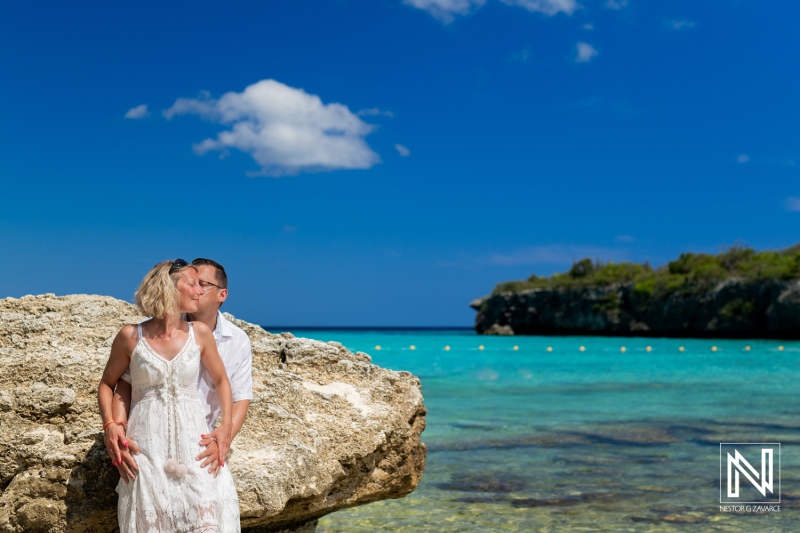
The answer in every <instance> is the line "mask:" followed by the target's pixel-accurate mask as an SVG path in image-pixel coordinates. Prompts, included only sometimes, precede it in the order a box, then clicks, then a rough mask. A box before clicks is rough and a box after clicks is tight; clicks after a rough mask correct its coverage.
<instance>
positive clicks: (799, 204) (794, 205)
mask: <svg viewBox="0 0 800 533" xmlns="http://www.w3.org/2000/svg"><path fill="white" fill-rule="evenodd" d="M783 207H784V208H785V209H786V210H787V211H800V198H798V197H797V196H790V197H789V198H787V199H786V200H784V201H783Z"/></svg>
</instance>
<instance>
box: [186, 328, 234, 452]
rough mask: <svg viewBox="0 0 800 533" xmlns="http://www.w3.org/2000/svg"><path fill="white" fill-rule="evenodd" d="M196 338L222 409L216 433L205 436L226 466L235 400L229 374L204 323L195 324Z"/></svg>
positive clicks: (202, 359) (212, 336)
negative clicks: (214, 444)
mask: <svg viewBox="0 0 800 533" xmlns="http://www.w3.org/2000/svg"><path fill="white" fill-rule="evenodd" d="M193 324H194V331H195V338H196V339H197V340H198V341H199V342H198V345H199V346H200V356H201V361H202V363H203V366H204V367H205V368H206V370H207V371H208V373H209V375H210V376H211V379H213V380H214V386H215V387H216V391H217V398H218V399H219V404H220V407H221V409H222V423H221V424H220V425H219V427H217V428H216V429H215V430H214V431H212V432H211V433H209V434H208V435H205V437H206V438H214V439H216V441H217V447H218V448H219V464H220V466H225V456H226V455H228V448H229V447H230V444H231V430H232V427H233V425H232V420H233V407H232V404H233V400H232V396H231V383H230V381H229V380H228V373H227V372H226V371H225V365H224V363H223V362H222V359H221V358H220V356H219V352H218V351H217V343H216V341H214V335H213V334H212V333H211V330H210V329H208V326H206V325H205V324H203V323H202V322H193Z"/></svg>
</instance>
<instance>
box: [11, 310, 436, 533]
mask: <svg viewBox="0 0 800 533" xmlns="http://www.w3.org/2000/svg"><path fill="white" fill-rule="evenodd" d="M227 316H228V318H229V319H230V320H232V321H233V322H234V323H236V324H237V325H238V326H240V327H241V328H242V329H244V330H245V332H246V333H247V334H248V335H249V336H250V339H251V342H252V344H253V393H254V399H253V402H252V403H251V407H250V410H249V413H248V418H247V421H246V422H245V425H244V427H243V428H242V431H241V432H240V433H239V435H238V436H237V438H236V440H235V441H234V443H233V446H232V448H231V451H232V454H231V455H230V456H229V460H228V463H227V465H226V467H227V466H228V465H229V467H230V468H231V471H232V474H233V477H234V479H235V480H236V485H237V490H238V493H239V503H240V511H241V517H242V530H243V531H245V532H251V533H252V532H267V531H270V532H277V531H287V532H288V531H292V532H302V533H311V532H313V531H314V529H315V524H316V520H317V519H318V518H320V517H322V516H324V515H326V514H329V513H331V512H334V511H336V510H338V509H343V508H347V507H354V506H357V505H363V504H366V503H370V502H374V501H378V500H383V499H387V498H401V497H403V496H405V495H407V494H408V493H410V492H411V491H413V490H414V488H415V487H416V486H417V484H418V483H419V480H420V478H421V476H422V472H423V470H424V467H425V457H426V447H425V445H424V444H423V443H422V442H421V440H420V434H421V433H422V431H423V430H424V428H425V415H426V409H425V405H424V403H423V399H422V394H421V392H420V382H419V379H418V378H416V377H415V376H413V375H411V374H410V373H408V372H395V371H391V370H387V369H384V368H381V367H378V366H376V365H373V364H371V359H370V357H369V355H367V354H365V353H362V352H358V353H352V352H350V351H348V350H347V349H345V348H344V347H343V346H342V345H341V344H339V343H336V342H329V343H325V342H320V341H315V340H311V339H303V338H295V337H294V336H293V335H291V334H289V333H282V334H279V335H275V334H270V333H268V332H266V331H264V330H263V329H262V328H260V327H258V326H256V325H253V324H249V323H247V322H244V321H241V320H236V319H235V318H233V317H231V316H230V315H227ZM140 319H141V317H139V316H137V313H136V310H135V309H134V307H133V306H132V305H130V304H129V303H127V302H123V301H120V300H116V299H114V298H110V297H105V296H90V295H71V296H61V297H56V296H55V295H52V294H46V295H41V296H25V297H23V298H19V299H17V298H6V299H3V300H0V370H1V371H0V532H3V533H5V532H9V533H22V532H39V531H41V532H45V531H47V532H56V533H61V532H93V533H94V532H113V531H115V530H116V529H117V517H116V506H117V494H116V492H115V490H114V488H115V486H116V484H117V481H118V479H119V476H118V474H117V471H116V469H115V468H113V467H112V466H111V464H110V462H109V460H108V459H107V457H106V453H105V448H104V445H103V433H102V431H101V430H100V427H101V425H102V424H100V419H99V415H98V412H97V401H96V390H97V383H98V382H99V379H100V374H101V373H102V370H103V367H104V366H105V362H106V359H107V358H108V352H109V349H110V345H111V341H112V340H113V338H114V335H115V334H116V332H117V331H118V330H119V329H120V327H122V325H124V324H127V323H135V322H137V321H139V320H140Z"/></svg>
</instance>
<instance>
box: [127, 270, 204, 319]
mask: <svg viewBox="0 0 800 533" xmlns="http://www.w3.org/2000/svg"><path fill="white" fill-rule="evenodd" d="M174 263H175V262H174V261H162V262H161V263H159V264H157V265H156V266H154V267H153V268H151V269H150V272H148V273H147V275H145V277H144V279H143V280H142V282H141V283H140V284H139V288H138V289H136V293H135V294H134V295H133V301H134V303H135V304H136V308H137V309H138V310H139V312H140V313H142V314H143V315H145V316H151V317H153V318H164V317H166V316H167V315H169V314H173V313H177V312H178V303H179V301H180V295H179V294H178V289H177V287H176V284H177V283H178V280H179V279H180V273H181V272H183V271H184V270H186V269H187V268H194V269H195V270H197V268H195V267H193V266H192V265H188V264H187V265H185V266H181V267H180V268H176V269H175V270H174V271H173V272H172V274H171V275H170V273H169V270H170V268H172V265H173V264H174Z"/></svg>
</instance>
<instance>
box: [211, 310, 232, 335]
mask: <svg viewBox="0 0 800 533" xmlns="http://www.w3.org/2000/svg"><path fill="white" fill-rule="evenodd" d="M214 337H233V333H232V332H231V323H230V322H228V321H227V319H226V318H225V317H224V316H222V312H221V311H219V310H218V311H217V326H216V327H215V328H214Z"/></svg>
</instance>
